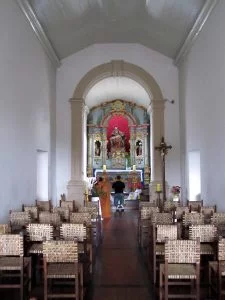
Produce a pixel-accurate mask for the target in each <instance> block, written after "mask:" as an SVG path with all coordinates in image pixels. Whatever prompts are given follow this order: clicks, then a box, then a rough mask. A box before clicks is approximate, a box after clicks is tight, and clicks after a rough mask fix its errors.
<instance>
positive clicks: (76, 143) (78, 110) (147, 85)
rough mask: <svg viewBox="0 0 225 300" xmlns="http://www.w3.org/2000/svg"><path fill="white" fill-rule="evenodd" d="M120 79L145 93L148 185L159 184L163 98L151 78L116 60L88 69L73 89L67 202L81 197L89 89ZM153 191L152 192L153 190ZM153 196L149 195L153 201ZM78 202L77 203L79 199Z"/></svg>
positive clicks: (160, 178)
mask: <svg viewBox="0 0 225 300" xmlns="http://www.w3.org/2000/svg"><path fill="white" fill-rule="evenodd" d="M117 76H123V77H128V78H130V79H132V80H134V81H136V82H138V83H139V84H140V85H141V86H142V87H143V88H144V89H145V90H146V92H147V93H148V95H149V98H150V102H149V107H146V108H147V111H148V112H149V114H150V122H151V127H150V130H151V143H150V152H151V185H152V186H154V187H155V186H156V183H161V182H162V172H161V157H160V154H159V152H157V153H156V151H155V147H156V146H158V145H159V144H160V141H161V138H162V137H163V136H164V103H165V101H164V99H163V95H162V91H161V89H160V87H159V85H158V83H157V82H156V80H155V79H154V77H153V76H152V75H151V74H149V73H148V72H146V71H145V70H144V69H143V68H141V67H139V66H136V65H134V64H131V63H128V62H125V61H123V60H115V61H111V62H109V63H105V64H101V65H99V66H97V67H94V68H93V69H91V70H90V71H89V72H88V73H87V74H86V75H84V76H83V78H82V79H81V80H80V82H79V83H78V85H77V86H76V88H75V90H74V93H73V97H72V98H71V99H70V103H71V114H72V115H71V180H70V181H69V183H68V186H67V188H68V199H69V200H74V199H75V200H76V199H82V197H83V186H84V183H83V179H81V175H82V178H84V174H85V173H86V171H85V169H86V166H85V165H84V164H83V163H82V161H84V159H83V158H84V155H85V154H84V153H85V151H84V136H83V132H85V124H84V123H85V122H86V121H85V120H86V117H85V115H86V112H85V103H84V99H85V98H86V95H87V93H88V92H89V90H90V89H91V88H92V87H93V86H94V85H95V84H96V83H98V82H99V81H101V80H103V79H105V78H107V77H117ZM153 190H154V189H153ZM154 194H155V193H152V197H153V198H154V196H155V195H154ZM79 202H80V200H79Z"/></svg>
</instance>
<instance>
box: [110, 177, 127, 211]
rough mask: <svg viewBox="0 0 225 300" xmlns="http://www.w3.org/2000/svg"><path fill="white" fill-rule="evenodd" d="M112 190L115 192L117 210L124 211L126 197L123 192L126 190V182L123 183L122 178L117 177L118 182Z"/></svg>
mask: <svg viewBox="0 0 225 300" xmlns="http://www.w3.org/2000/svg"><path fill="white" fill-rule="evenodd" d="M112 188H113V189H114V191H115V196H114V204H115V206H116V208H117V210H120V209H121V210H122V211H123V210H124V207H123V204H124V195H123V190H124V189H125V184H124V182H122V181H121V176H120V175H117V176H116V181H115V182H114V183H113V185H112Z"/></svg>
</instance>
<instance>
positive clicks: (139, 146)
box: [136, 141, 142, 156]
mask: <svg viewBox="0 0 225 300" xmlns="http://www.w3.org/2000/svg"><path fill="white" fill-rule="evenodd" d="M136 155H137V156H141V155H142V142H141V141H137V143H136Z"/></svg>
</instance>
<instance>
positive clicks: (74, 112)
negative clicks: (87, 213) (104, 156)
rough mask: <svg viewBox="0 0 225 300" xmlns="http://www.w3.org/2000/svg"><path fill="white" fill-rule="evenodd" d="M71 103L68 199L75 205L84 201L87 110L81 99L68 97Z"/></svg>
mask: <svg viewBox="0 0 225 300" xmlns="http://www.w3.org/2000/svg"><path fill="white" fill-rule="evenodd" d="M70 104H71V180H70V181H69V183H68V186H67V189H68V197H67V198H68V200H75V201H76V205H78V206H80V205H81V206H82V205H83V203H84V178H85V177H86V165H85V161H86V158H85V153H86V150H85V151H84V147H85V139H84V135H85V133H86V114H87V110H86V108H85V105H84V100H83V99H74V98H72V99H70Z"/></svg>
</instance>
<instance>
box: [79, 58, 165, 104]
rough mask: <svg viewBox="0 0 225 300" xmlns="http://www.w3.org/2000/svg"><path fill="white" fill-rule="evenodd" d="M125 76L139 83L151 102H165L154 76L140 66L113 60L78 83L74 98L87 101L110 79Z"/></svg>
mask: <svg viewBox="0 0 225 300" xmlns="http://www.w3.org/2000/svg"><path fill="white" fill-rule="evenodd" d="M112 76H113V77H116V76H124V77H128V78H130V79H133V80H135V81H136V82H138V83H139V84H140V85H141V86H142V87H143V88H144V89H145V90H146V92H147V93H148V95H149V98H150V99H151V100H163V95H162V92H161V89H160V87H159V85H158V83H157V82H156V80H155V79H154V77H153V76H152V75H150V74H149V73H148V72H146V71H145V70H144V69H142V68H141V67H139V66H136V65H134V64H131V63H128V62H125V61H123V60H113V61H111V62H109V63H105V64H102V65H99V66H97V67H95V68H93V69H91V70H90V71H89V72H88V73H87V74H86V75H85V76H84V77H83V78H82V79H81V80H80V82H79V83H78V85H77V87H76V89H75V91H74V94H73V98H75V99H85V97H86V95H87V93H88V92H89V90H90V89H91V88H92V87H93V86H94V85H95V84H96V83H98V82H99V81H101V80H103V79H105V78H108V77H112Z"/></svg>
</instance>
